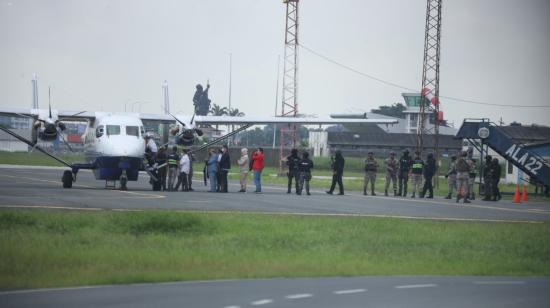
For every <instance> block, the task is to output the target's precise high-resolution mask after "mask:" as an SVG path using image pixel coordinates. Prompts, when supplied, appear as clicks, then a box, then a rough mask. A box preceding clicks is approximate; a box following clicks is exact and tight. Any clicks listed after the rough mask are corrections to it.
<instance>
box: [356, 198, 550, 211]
mask: <svg viewBox="0 0 550 308" xmlns="http://www.w3.org/2000/svg"><path fill="white" fill-rule="evenodd" d="M348 196H352V197H357V198H365V199H366V200H368V199H367V198H370V199H381V200H382V199H386V200H388V198H393V200H397V201H403V202H409V203H416V204H418V203H423V204H426V205H430V206H449V207H452V208H468V207H472V208H480V209H489V210H498V211H508V212H517V213H531V214H533V213H535V214H550V212H549V211H544V212H533V211H531V210H530V209H511V208H503V207H496V206H487V205H476V204H471V203H470V204H468V203H466V204H464V203H454V202H453V203H447V202H438V201H435V200H434V201H431V200H426V199H423V198H415V199H413V198H408V199H405V198H401V197H386V196H363V195H356V194H348ZM416 204H415V205H416Z"/></svg>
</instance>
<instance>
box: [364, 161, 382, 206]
mask: <svg viewBox="0 0 550 308" xmlns="http://www.w3.org/2000/svg"><path fill="white" fill-rule="evenodd" d="M376 172H378V162H377V161H376V159H374V153H372V152H369V153H368V156H367V159H365V179H364V183H365V184H364V185H363V195H365V196H366V195H367V186H368V185H369V181H370V183H371V186H370V187H371V195H373V196H376V194H375V193H374V184H375V182H376Z"/></svg>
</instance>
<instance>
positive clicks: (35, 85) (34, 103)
mask: <svg viewBox="0 0 550 308" xmlns="http://www.w3.org/2000/svg"><path fill="white" fill-rule="evenodd" d="M31 83H32V108H33V109H38V75H37V74H36V73H33V74H32V80H31Z"/></svg>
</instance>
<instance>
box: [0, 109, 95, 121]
mask: <svg viewBox="0 0 550 308" xmlns="http://www.w3.org/2000/svg"><path fill="white" fill-rule="evenodd" d="M52 114H53V115H54V116H57V117H58V118H59V119H70V120H94V119H95V117H96V113H95V112H94V111H75V110H57V109H52ZM0 115H4V116H12V117H17V116H23V117H47V116H48V109H33V108H21V107H4V106H0Z"/></svg>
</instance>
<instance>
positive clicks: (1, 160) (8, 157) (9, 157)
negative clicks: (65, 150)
mask: <svg viewBox="0 0 550 308" xmlns="http://www.w3.org/2000/svg"><path fill="white" fill-rule="evenodd" d="M56 156H58V157H59V158H61V159H63V160H64V161H66V162H68V163H71V162H84V155H82V154H59V155H56ZM0 164H9V165H31V166H55V167H62V166H64V165H62V164H61V163H59V162H58V161H56V160H54V159H52V158H50V157H48V156H46V155H44V154H43V153H41V152H39V151H34V152H32V153H29V152H5V151H0Z"/></svg>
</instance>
